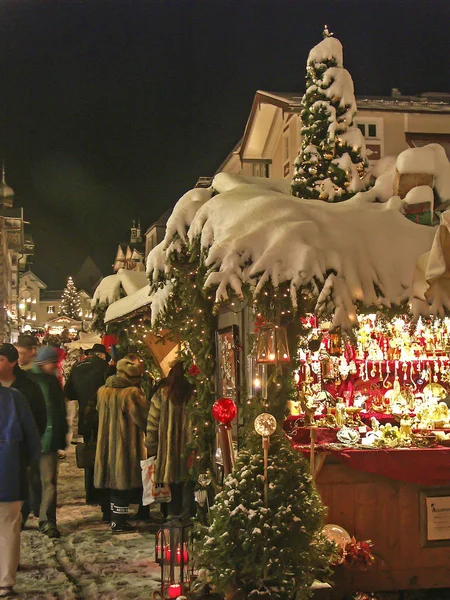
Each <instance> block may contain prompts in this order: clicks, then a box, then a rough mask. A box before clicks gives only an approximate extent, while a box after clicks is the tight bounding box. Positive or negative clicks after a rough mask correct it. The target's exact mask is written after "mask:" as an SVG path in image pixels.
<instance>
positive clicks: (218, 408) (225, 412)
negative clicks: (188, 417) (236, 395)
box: [212, 398, 237, 425]
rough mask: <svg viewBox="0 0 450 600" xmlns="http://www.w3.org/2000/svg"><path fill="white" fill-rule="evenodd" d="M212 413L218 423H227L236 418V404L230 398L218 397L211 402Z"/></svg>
mask: <svg viewBox="0 0 450 600" xmlns="http://www.w3.org/2000/svg"><path fill="white" fill-rule="evenodd" d="M212 415H213V417H214V418H215V420H216V421H217V422H218V423H221V424H222V425H228V424H229V423H231V421H233V419H235V418H236V415H237V406H236V404H235V402H234V401H233V400H232V399H231V398H220V400H216V402H214V404H213V407H212Z"/></svg>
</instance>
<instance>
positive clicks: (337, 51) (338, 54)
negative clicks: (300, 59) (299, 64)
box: [307, 37, 344, 68]
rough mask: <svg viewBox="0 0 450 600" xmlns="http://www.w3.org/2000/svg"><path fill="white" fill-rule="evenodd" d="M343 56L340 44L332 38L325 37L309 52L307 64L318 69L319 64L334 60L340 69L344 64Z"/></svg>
mask: <svg viewBox="0 0 450 600" xmlns="http://www.w3.org/2000/svg"><path fill="white" fill-rule="evenodd" d="M343 56H344V52H343V48H342V44H341V42H340V41H339V40H337V39H336V38H334V37H326V38H325V39H323V40H322V41H321V42H320V43H319V44H317V45H316V46H314V48H313V49H312V50H311V51H310V53H309V55H308V61H307V64H308V65H309V64H314V65H315V66H316V68H318V67H319V66H320V64H321V63H324V62H325V61H329V60H332V59H333V58H334V59H335V60H336V66H337V67H342V65H343V64H344V58H343Z"/></svg>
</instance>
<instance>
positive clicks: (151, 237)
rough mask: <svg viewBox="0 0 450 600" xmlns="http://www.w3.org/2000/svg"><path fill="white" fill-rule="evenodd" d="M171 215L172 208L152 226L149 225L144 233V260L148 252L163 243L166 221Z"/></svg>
mask: <svg viewBox="0 0 450 600" xmlns="http://www.w3.org/2000/svg"><path fill="white" fill-rule="evenodd" d="M171 213H172V208H169V209H168V210H166V212H165V213H163V214H162V215H161V216H160V217H159V219H158V220H157V221H156V222H155V223H153V225H150V227H149V228H148V229H147V231H146V232H145V258H147V256H148V254H149V252H150V251H151V250H153V248H154V247H155V246H157V245H158V244H159V243H160V242H162V241H163V239H164V235H165V233H166V224H167V219H168V218H169V217H170V215H171Z"/></svg>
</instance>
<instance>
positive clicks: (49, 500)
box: [39, 452, 58, 524]
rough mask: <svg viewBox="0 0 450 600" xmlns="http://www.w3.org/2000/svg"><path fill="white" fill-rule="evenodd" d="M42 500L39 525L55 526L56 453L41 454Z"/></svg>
mask: <svg viewBox="0 0 450 600" xmlns="http://www.w3.org/2000/svg"><path fill="white" fill-rule="evenodd" d="M40 467H41V482H42V500H41V509H40V511H39V524H41V523H52V524H56V485H57V479H58V453H57V452H49V453H48V454H41V461H40Z"/></svg>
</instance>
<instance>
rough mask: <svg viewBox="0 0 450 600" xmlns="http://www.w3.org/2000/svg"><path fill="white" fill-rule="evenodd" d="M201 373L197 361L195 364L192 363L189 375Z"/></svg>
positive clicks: (193, 375)
mask: <svg viewBox="0 0 450 600" xmlns="http://www.w3.org/2000/svg"><path fill="white" fill-rule="evenodd" d="M199 373H200V369H199V368H198V367H197V365H196V364H195V363H194V364H193V365H191V367H190V368H189V371H188V375H190V376H191V377H195V376H196V375H198V374H199Z"/></svg>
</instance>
